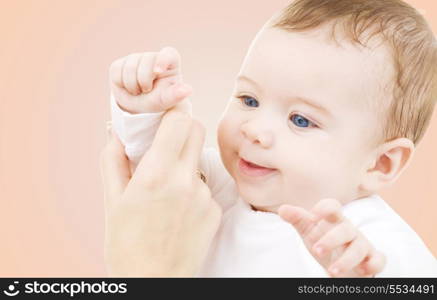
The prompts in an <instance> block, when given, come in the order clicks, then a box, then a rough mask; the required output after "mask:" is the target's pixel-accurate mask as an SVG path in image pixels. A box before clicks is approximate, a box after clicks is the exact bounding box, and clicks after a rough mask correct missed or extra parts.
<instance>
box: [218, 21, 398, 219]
mask: <svg viewBox="0 0 437 300" xmlns="http://www.w3.org/2000/svg"><path fill="white" fill-rule="evenodd" d="M388 59H389V54H388V53H387V51H386V50H385V49H383V48H382V47H381V48H378V49H376V50H364V49H362V48H361V50H360V49H358V48H356V46H353V45H351V44H349V43H341V46H338V45H336V44H334V43H333V42H330V41H328V37H327V35H326V32H324V31H323V30H318V33H317V32H311V33H310V32H304V33H290V32H286V31H283V30H280V29H271V28H267V29H264V30H262V31H261V32H260V33H259V34H258V36H257V38H256V39H255V41H254V43H253V45H252V47H251V48H250V50H249V52H248V54H247V56H246V58H245V61H244V63H243V66H242V68H241V71H240V73H239V75H238V78H237V80H236V83H235V89H234V91H233V95H232V98H231V100H230V102H229V104H228V106H227V109H226V111H225V113H224V115H223V117H222V120H221V121H220V124H219V128H218V142H219V146H220V152H221V156H222V160H223V163H224V165H225V167H226V169H227V170H228V172H229V173H230V174H231V176H232V177H233V178H234V180H235V181H236V184H237V187H238V190H239V193H240V195H241V197H242V198H243V199H244V200H245V201H247V202H248V203H250V204H251V205H252V206H254V207H256V208H258V209H260V210H265V211H273V212H275V211H276V209H277V208H278V207H279V206H280V205H281V204H284V203H290V204H294V205H299V206H302V207H305V208H311V207H312V206H313V205H314V204H315V203H316V202H318V201H319V200H320V199H322V198H328V197H332V198H336V199H338V200H340V201H342V202H347V201H350V200H353V199H355V198H359V197H362V196H364V195H365V191H362V190H361V189H360V182H361V179H362V176H363V174H364V173H365V171H366V170H368V169H370V168H371V162H372V155H373V154H374V153H375V151H376V147H377V141H378V139H379V138H380V135H381V134H382V125H383V124H382V122H381V113H378V111H380V109H378V105H377V101H378V100H379V101H381V99H382V97H381V95H383V94H384V93H383V91H382V86H383V84H384V83H385V82H386V81H385V80H386V79H387V80H388V78H389V77H388V76H390V75H389V74H391V73H390V72H391V67H390V66H391V64H390V63H388ZM384 100H386V99H384ZM248 162H249V163H248ZM250 163H252V164H256V165H258V166H262V167H264V168H259V167H256V166H253V165H251V164H250Z"/></svg>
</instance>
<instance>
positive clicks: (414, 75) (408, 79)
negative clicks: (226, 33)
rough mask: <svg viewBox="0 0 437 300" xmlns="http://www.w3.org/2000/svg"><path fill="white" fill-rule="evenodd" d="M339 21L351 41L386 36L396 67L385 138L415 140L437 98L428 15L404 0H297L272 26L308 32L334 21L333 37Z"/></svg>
mask: <svg viewBox="0 0 437 300" xmlns="http://www.w3.org/2000/svg"><path fill="white" fill-rule="evenodd" d="M338 21H342V22H341V24H342V25H343V27H344V32H345V35H346V38H348V39H349V40H350V41H351V42H352V43H358V44H359V45H362V46H366V43H367V41H368V40H369V39H370V38H372V37H373V36H382V37H383V40H384V42H385V44H386V45H387V46H388V47H389V50H390V53H391V55H392V57H393V61H392V62H393V66H394V70H395V78H394V79H393V80H392V81H393V82H392V83H391V84H392V85H391V86H392V87H393V88H392V95H393V97H392V99H393V101H391V103H389V104H388V114H387V116H388V117H387V119H386V120H385V125H384V132H383V136H384V140H392V139H395V138H398V137H406V138H409V139H410V140H411V141H413V142H414V143H415V144H417V143H418V142H419V141H420V140H421V139H422V137H423V135H424V133H425V131H426V128H427V127H428V125H429V121H430V119H431V116H432V113H433V109H434V105H435V102H436V98H437V50H436V49H437V46H436V39H435V36H434V34H433V32H432V30H431V28H430V27H429V25H428V24H427V22H426V20H425V19H424V18H423V17H422V15H421V14H420V13H419V12H417V11H416V10H415V9H414V8H413V7H411V6H410V5H409V4H407V3H405V2H403V1H401V0H296V1H294V2H292V3H291V4H290V5H289V6H287V7H286V8H285V9H284V10H282V11H281V12H280V14H279V15H278V17H277V18H275V20H274V22H273V24H272V27H275V28H280V29H283V30H287V31H306V30H312V29H316V28H318V27H320V26H322V25H324V24H326V23H328V22H333V24H334V25H333V26H332V38H333V39H334V40H335V26H336V25H337V23H338ZM365 37H366V38H368V39H367V40H366V41H364V38H365Z"/></svg>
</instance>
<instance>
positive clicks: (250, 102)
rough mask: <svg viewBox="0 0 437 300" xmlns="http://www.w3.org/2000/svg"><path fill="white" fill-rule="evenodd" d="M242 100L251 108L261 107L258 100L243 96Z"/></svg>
mask: <svg viewBox="0 0 437 300" xmlns="http://www.w3.org/2000/svg"><path fill="white" fill-rule="evenodd" d="M240 99H242V100H243V103H244V104H245V105H247V106H250V107H258V106H259V103H258V100H256V99H255V98H253V97H249V96H241V97H240Z"/></svg>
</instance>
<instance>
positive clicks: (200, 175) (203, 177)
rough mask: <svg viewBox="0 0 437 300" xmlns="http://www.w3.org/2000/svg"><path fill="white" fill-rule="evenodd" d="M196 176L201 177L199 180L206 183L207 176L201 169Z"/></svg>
mask: <svg viewBox="0 0 437 300" xmlns="http://www.w3.org/2000/svg"><path fill="white" fill-rule="evenodd" d="M196 175H197V176H199V178H200V179H201V180H202V181H203V182H205V183H206V176H205V175H204V174H203V173H202V171H200V170H199V169H198V170H197V171H196Z"/></svg>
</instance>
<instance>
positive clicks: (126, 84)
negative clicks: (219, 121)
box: [110, 47, 191, 169]
mask: <svg viewBox="0 0 437 300" xmlns="http://www.w3.org/2000/svg"><path fill="white" fill-rule="evenodd" d="M110 87H111V113H112V126H113V128H114V131H115V132H116V133H117V135H118V136H119V138H120V140H121V142H122V143H123V145H124V146H125V151H126V154H127V156H128V158H129V160H130V161H131V164H132V167H133V168H134V169H135V167H136V165H137V164H138V162H139V160H140V159H141V157H142V156H143V155H144V153H145V152H146V151H147V149H148V148H149V147H150V145H151V143H152V141H153V138H154V136H155V133H156V130H157V129H158V127H159V124H160V121H161V117H162V115H163V113H164V112H165V111H167V110H168V109H171V108H173V107H174V106H179V108H180V109H179V110H183V111H186V112H187V113H189V114H191V104H190V103H189V100H188V99H187V96H188V95H189V94H190V93H191V87H190V86H188V85H186V84H184V83H183V82H182V76H181V74H180V56H179V54H178V52H177V51H176V50H175V49H173V48H170V47H166V48H163V49H162V50H161V51H160V52H144V53H134V54H131V55H128V56H126V57H123V58H120V59H118V60H116V61H114V62H113V63H112V65H111V68H110Z"/></svg>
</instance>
